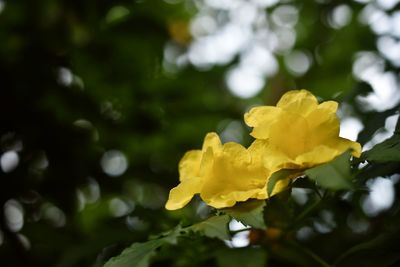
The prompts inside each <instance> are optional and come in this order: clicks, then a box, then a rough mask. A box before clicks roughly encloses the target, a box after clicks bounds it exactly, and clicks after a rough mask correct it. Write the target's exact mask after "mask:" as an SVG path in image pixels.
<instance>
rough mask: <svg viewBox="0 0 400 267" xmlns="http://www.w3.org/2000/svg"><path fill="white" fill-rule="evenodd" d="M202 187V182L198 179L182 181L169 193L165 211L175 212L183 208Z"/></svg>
mask: <svg viewBox="0 0 400 267" xmlns="http://www.w3.org/2000/svg"><path fill="white" fill-rule="evenodd" d="M202 185H203V181H202V179H200V178H198V177H196V178H193V179H188V180H185V181H182V182H181V183H180V184H179V185H178V186H177V187H175V188H172V189H171V191H170V192H169V198H168V201H167V203H166V204H165V208H166V209H167V210H176V209H180V208H182V207H184V206H185V205H186V204H187V203H189V201H190V200H191V199H192V198H193V196H194V195H195V194H197V193H199V192H200V190H201V187H202Z"/></svg>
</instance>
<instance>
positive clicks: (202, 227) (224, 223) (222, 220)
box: [186, 215, 231, 240]
mask: <svg viewBox="0 0 400 267" xmlns="http://www.w3.org/2000/svg"><path fill="white" fill-rule="evenodd" d="M229 221H230V218H229V216H227V215H221V216H213V217H210V218H208V219H207V220H205V221H203V222H200V223H197V224H195V225H192V226H190V227H188V228H186V230H188V231H194V232H197V233H200V234H203V235H205V236H207V237H210V238H218V239H221V240H229V239H230V238H231V237H230V234H229V231H228V223H229Z"/></svg>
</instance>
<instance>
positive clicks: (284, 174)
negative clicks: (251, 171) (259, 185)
mask: <svg viewBox="0 0 400 267" xmlns="http://www.w3.org/2000/svg"><path fill="white" fill-rule="evenodd" d="M300 174H301V171H299V170H290V169H283V170H280V171H277V172H274V173H273V174H272V175H271V177H270V178H269V179H268V184H267V194H268V196H271V195H272V192H273V191H274V188H275V186H276V184H277V183H278V182H279V181H283V180H285V179H287V182H289V180H290V179H291V178H294V177H296V176H299V175H300Z"/></svg>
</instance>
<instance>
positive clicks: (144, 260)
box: [104, 239, 166, 267]
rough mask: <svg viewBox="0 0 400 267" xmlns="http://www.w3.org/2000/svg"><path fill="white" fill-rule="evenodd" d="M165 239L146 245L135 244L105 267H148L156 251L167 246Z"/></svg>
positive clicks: (149, 242) (152, 241) (145, 243)
mask: <svg viewBox="0 0 400 267" xmlns="http://www.w3.org/2000/svg"><path fill="white" fill-rule="evenodd" d="M165 243H166V241H165V240H164V239H155V240H150V241H147V242H144V243H134V244H133V245H132V246H130V247H129V248H126V249H125V250H124V251H122V253H121V254H120V255H118V256H116V257H113V258H111V259H110V260H109V261H108V262H106V264H105V265H104V267H132V266H135V267H148V266H149V260H150V258H151V257H152V256H153V255H154V253H155V250H156V249H157V248H159V247H161V246H162V245H163V244H165Z"/></svg>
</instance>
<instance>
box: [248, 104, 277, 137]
mask: <svg viewBox="0 0 400 267" xmlns="http://www.w3.org/2000/svg"><path fill="white" fill-rule="evenodd" d="M280 114H281V109H279V108H276V107H270V106H263V107H255V108H252V109H250V111H249V112H247V113H246V114H244V121H245V122H246V124H247V125H248V126H250V127H253V131H252V132H251V133H250V134H251V135H252V136H253V137H255V138H258V139H267V138H268V137H269V132H270V129H271V126H270V125H271V124H272V123H274V122H275V121H277V120H278V119H279V117H280Z"/></svg>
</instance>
